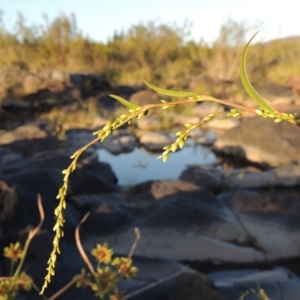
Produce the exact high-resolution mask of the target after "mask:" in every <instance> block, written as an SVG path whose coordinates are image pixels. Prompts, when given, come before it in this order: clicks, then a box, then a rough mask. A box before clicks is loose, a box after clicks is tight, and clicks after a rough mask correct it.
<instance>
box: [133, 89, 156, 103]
mask: <svg viewBox="0 0 300 300" xmlns="http://www.w3.org/2000/svg"><path fill="white" fill-rule="evenodd" d="M129 101H130V102H132V103H133V104H136V105H140V106H144V105H147V104H155V103H161V102H160V99H159V98H158V96H157V95H156V94H155V93H154V92H152V91H149V90H142V91H138V92H135V93H133V94H132V95H131V96H130V98H129Z"/></svg>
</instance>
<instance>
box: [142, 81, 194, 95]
mask: <svg viewBox="0 0 300 300" xmlns="http://www.w3.org/2000/svg"><path fill="white" fill-rule="evenodd" d="M142 80H143V82H144V83H145V85H146V86H147V87H148V88H150V89H151V90H153V91H155V92H157V93H159V94H162V95H166V96H171V97H191V96H195V95H197V94H195V93H192V92H179V91H170V90H165V89H162V88H159V87H157V86H155V85H153V84H151V83H149V82H147V81H146V80H144V79H142Z"/></svg>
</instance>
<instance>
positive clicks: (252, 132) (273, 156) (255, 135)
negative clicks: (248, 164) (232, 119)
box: [214, 117, 300, 166]
mask: <svg viewBox="0 0 300 300" xmlns="http://www.w3.org/2000/svg"><path fill="white" fill-rule="evenodd" d="M299 136H300V128H298V127H297V126H294V125H292V124H290V123H288V122H282V123H279V124H276V123H274V121H273V120H270V119H264V118H261V117H250V118H245V119H244V120H243V122H242V123H241V125H240V126H239V127H237V128H233V129H230V130H228V131H226V132H225V133H224V134H223V135H222V136H220V137H219V139H218V140H217V141H216V143H215V144H214V149H215V150H216V151H218V152H221V153H225V154H228V155H231V156H235V157H237V158H246V159H247V160H249V161H252V162H256V163H260V164H263V163H265V164H267V165H270V166H279V165H283V164H289V163H292V162H295V161H298V160H299V159H300V139H299Z"/></svg>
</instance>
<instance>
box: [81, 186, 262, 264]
mask: <svg viewBox="0 0 300 300" xmlns="http://www.w3.org/2000/svg"><path fill="white" fill-rule="evenodd" d="M128 201H129V203H126V202H123V203H119V204H118V203H116V202H115V203H113V204H112V203H111V204H109V203H106V206H107V207H106V208H104V207H103V206H102V213H100V210H99V209H100V206H99V207H98V209H96V210H95V208H94V212H93V213H92V215H91V217H93V214H98V218H96V217H93V221H92V224H93V227H94V230H93V234H91V232H90V230H89V229H88V230H86V231H85V232H86V233H85V242H84V244H85V247H87V249H91V248H92V247H93V244H94V243H95V242H96V241H98V242H100V243H102V242H108V243H109V245H111V246H112V247H113V248H114V249H115V251H117V252H119V253H122V254H124V255H125V253H127V252H128V251H129V249H130V247H131V244H132V242H133V240H134V228H135V227H138V228H139V229H140V231H141V235H142V239H141V240H140V242H139V244H138V247H137V249H136V252H135V253H136V254H137V255H138V256H142V257H149V258H164V259H175V260H199V261H206V260H214V259H220V260H223V261H226V262H249V263H251V262H257V261H262V260H264V255H263V253H262V252H261V251H259V250H257V249H255V248H254V247H251V237H250V236H249V235H248V234H247V233H246V232H245V231H244V229H243V228H242V226H241V225H240V223H239V221H238V220H237V219H236V217H235V215H234V214H233V213H232V211H231V210H230V209H228V207H227V206H226V205H223V204H222V203H221V202H220V201H219V200H218V199H217V197H216V196H214V195H213V194H211V193H209V192H207V191H206V190H204V189H200V188H199V187H197V186H195V185H193V184H190V183H184V182H181V181H174V182H171V181H162V182H156V183H153V184H152V186H151V188H150V190H149V191H148V192H146V191H145V192H144V193H140V195H139V193H137V194H135V195H133V196H132V197H129V199H128ZM77 202H78V200H77ZM98 203H99V202H98ZM90 205H91V204H90ZM99 205H100V204H99ZM91 207H92V206H91ZM103 216H105V218H106V224H107V227H110V226H109V224H111V228H114V229H113V231H110V232H106V233H105V234H103V229H101V224H103V221H102V218H103ZM109 216H111V217H109ZM116 217H118V218H119V219H120V220H123V222H120V224H119V226H118V228H116V227H115V225H114V224H116ZM84 228H85V225H84V224H83V229H84ZM97 228H99V229H98V230H97ZM97 231H98V232H97Z"/></svg>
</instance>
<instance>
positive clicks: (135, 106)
mask: <svg viewBox="0 0 300 300" xmlns="http://www.w3.org/2000/svg"><path fill="white" fill-rule="evenodd" d="M109 96H110V97H112V98H114V99H116V100H117V101H119V102H120V103H122V104H123V105H124V106H126V107H127V108H129V109H134V110H136V109H139V108H140V106H138V105H135V104H133V103H131V102H129V101H127V100H125V99H124V98H122V97H120V96H117V95H109Z"/></svg>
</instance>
